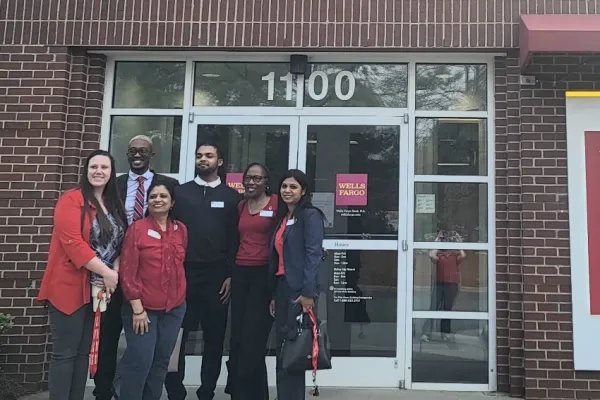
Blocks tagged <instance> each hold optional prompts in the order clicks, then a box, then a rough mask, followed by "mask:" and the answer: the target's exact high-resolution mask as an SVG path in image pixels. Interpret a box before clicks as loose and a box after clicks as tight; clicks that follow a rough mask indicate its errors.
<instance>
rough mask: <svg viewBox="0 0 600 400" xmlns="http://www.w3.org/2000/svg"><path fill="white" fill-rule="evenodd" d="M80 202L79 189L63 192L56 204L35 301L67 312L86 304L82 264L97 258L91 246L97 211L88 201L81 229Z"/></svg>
mask: <svg viewBox="0 0 600 400" xmlns="http://www.w3.org/2000/svg"><path fill="white" fill-rule="evenodd" d="M83 204H84V203H83V195H82V193H81V190H80V189H71V190H68V191H66V192H65V193H64V194H63V195H62V196H61V197H60V198H59V199H58V202H57V203H56V207H55V208H54V230H53V231H52V238H51V239H50V249H49V251H48V263H47V264H46V270H45V272H44V277H43V279H42V284H41V286H40V292H39V295H38V300H40V301H45V300H48V301H49V302H50V303H52V305H53V306H54V307H56V308H57V309H58V310H59V311H61V312H63V313H65V314H67V315H70V314H73V313H74V312H75V311H77V310H78V309H80V308H81V307H82V306H83V305H85V304H87V303H89V302H90V301H91V297H92V294H91V288H90V271H88V270H87V269H86V268H83V266H84V265H85V264H87V263H88V262H89V261H90V260H91V259H92V258H94V257H96V252H95V251H94V250H93V249H92V248H91V247H90V230H91V228H92V221H93V220H94V219H95V218H96V210H95V208H94V207H93V206H92V205H91V204H90V210H91V215H90V217H91V218H84V222H83V229H82V227H81V212H82V209H83Z"/></svg>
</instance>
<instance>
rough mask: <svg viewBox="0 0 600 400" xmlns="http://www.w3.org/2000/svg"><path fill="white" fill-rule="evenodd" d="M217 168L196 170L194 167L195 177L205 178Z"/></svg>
mask: <svg viewBox="0 0 600 400" xmlns="http://www.w3.org/2000/svg"><path fill="white" fill-rule="evenodd" d="M217 168H218V167H216V166H215V167H208V168H198V167H196V176H200V177H206V176H209V175H211V174H212V173H214V172H215V171H216V170H217Z"/></svg>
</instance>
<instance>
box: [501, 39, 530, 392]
mask: <svg viewBox="0 0 600 400" xmlns="http://www.w3.org/2000/svg"><path fill="white" fill-rule="evenodd" d="M495 72H496V86H495V102H496V110H495V112H496V121H495V125H496V135H495V137H496V314H497V318H496V334H497V372H498V374H497V377H498V390H499V391H501V392H506V393H510V394H513V395H516V396H522V395H523V394H524V389H525V375H524V374H525V371H524V370H523V314H522V301H523V300H522V299H523V285H522V283H521V277H522V259H521V240H520V237H521V179H520V176H521V171H520V160H521V149H520V134H519V133H520V117H519V115H520V110H519V108H520V104H519V90H520V85H519V73H520V71H519V61H518V54H517V52H516V51H512V52H510V53H509V55H508V57H502V58H497V59H496V65H495Z"/></svg>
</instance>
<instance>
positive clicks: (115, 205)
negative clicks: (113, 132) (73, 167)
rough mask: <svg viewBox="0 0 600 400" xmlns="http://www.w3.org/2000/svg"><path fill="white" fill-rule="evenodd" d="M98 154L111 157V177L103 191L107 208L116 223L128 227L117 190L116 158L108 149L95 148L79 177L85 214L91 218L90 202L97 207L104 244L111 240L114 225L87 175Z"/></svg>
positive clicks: (101, 237) (101, 241) (101, 239)
mask: <svg viewBox="0 0 600 400" xmlns="http://www.w3.org/2000/svg"><path fill="white" fill-rule="evenodd" d="M96 156H105V157H108V158H109V159H110V169H111V171H110V178H109V179H108V182H106V186H104V191H103V192H102V199H103V200H104V206H105V207H106V210H107V211H108V212H109V213H110V214H112V216H113V218H114V219H115V221H116V223H117V224H119V225H120V226H121V227H122V228H123V229H125V228H126V227H127V216H126V214H125V207H124V206H123V202H121V199H120V198H119V193H118V191H117V171H116V169H115V159H114V157H113V156H112V155H111V154H110V153H109V152H108V151H105V150H94V151H93V152H92V153H91V154H90V155H89V156H88V157H87V158H86V160H85V163H84V165H83V170H82V171H81V177H80V179H79V186H80V188H81V193H82V194H83V215H84V216H87V217H88V218H89V215H90V203H91V204H92V205H93V206H94V207H95V208H96V215H97V218H98V223H99V224H100V243H103V244H104V240H110V237H111V232H112V225H111V223H110V221H109V219H108V217H107V216H106V214H104V210H102V207H101V206H100V202H99V201H98V199H97V198H96V196H94V188H93V186H92V185H91V184H90V181H89V180H88V177H87V175H88V167H89V165H90V160H91V159H92V158H94V157H96Z"/></svg>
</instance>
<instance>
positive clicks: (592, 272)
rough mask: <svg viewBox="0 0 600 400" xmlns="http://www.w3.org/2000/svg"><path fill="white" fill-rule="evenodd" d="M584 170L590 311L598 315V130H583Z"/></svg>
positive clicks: (599, 220) (599, 237)
mask: <svg viewBox="0 0 600 400" xmlns="http://www.w3.org/2000/svg"><path fill="white" fill-rule="evenodd" d="M585 172H586V177H585V186H586V192H587V229H588V263H589V278H590V313H591V314H592V315H600V131H595V132H594V131H588V132H585ZM571 268H577V265H572V266H571Z"/></svg>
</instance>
